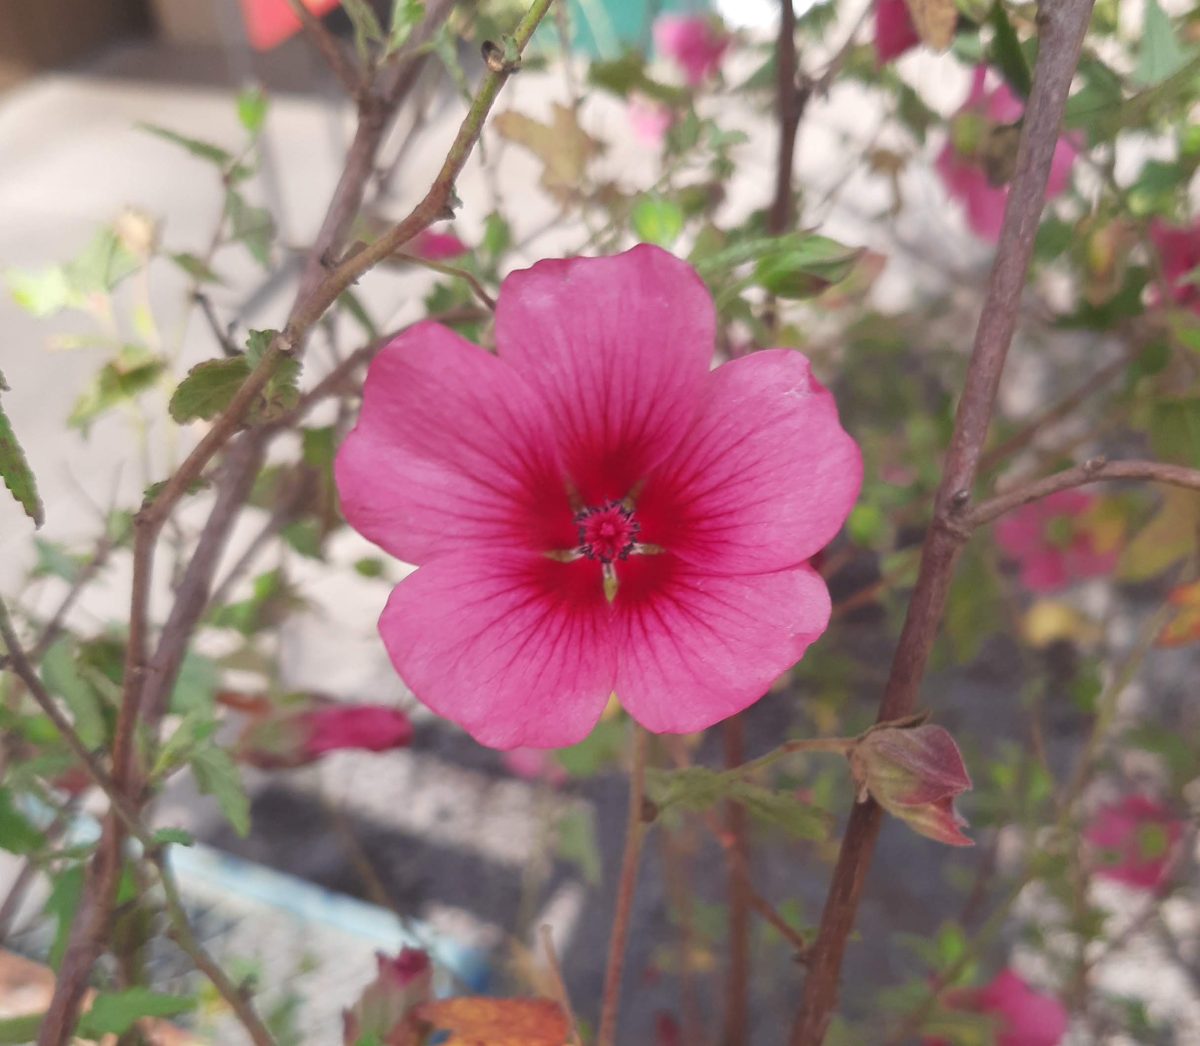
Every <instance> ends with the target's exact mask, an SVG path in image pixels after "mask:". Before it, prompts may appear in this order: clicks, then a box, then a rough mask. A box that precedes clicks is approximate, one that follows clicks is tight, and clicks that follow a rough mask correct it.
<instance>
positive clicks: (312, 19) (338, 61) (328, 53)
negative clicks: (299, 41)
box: [287, 0, 366, 100]
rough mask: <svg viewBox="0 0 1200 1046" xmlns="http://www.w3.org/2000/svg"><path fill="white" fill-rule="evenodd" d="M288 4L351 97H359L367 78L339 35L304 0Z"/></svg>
mask: <svg viewBox="0 0 1200 1046" xmlns="http://www.w3.org/2000/svg"><path fill="white" fill-rule="evenodd" d="M287 4H288V7H290V8H291V9H292V12H293V13H294V14H295V16H296V17H297V18H299V19H300V24H301V25H302V26H304V31H305V32H306V33H307V34H308V37H309V39H310V40H312V42H313V44H315V45H316V48H317V50H318V51H320V52H321V57H323V58H324V59H325V64H326V65H328V66H329V68H330V69H331V70H332V71H333V75H334V76H336V77H337V79H338V83H340V84H341V85H342V87H343V88H344V89H345V91H346V93H347V94H348V95H349V96H350V97H351V98H353V99H355V100H357V99H359V98H360V97H361V96H362V93H363V91H364V90H365V89H366V80H365V78H364V77H363V72H362V70H361V69H360V68H358V66H357V65H356V64H355V63H354V62H353V61H352V60H351V59H350V57H349V55H348V54H347V53H346V51H345V49H344V48H343V47H342V45H341V43H340V42H339V41H338V39H337V37H336V36H334V35H333V33H331V32H330V31H329V30H328V29H326V28H325V23H324V22H322V21H321V20H320V19H319V18H318V17H317V16H316V15H314V14H313V13H312V12H311V11H310V10H309V9H308V8H307V7H306V6H305V5H304V3H303V2H302V0H287Z"/></svg>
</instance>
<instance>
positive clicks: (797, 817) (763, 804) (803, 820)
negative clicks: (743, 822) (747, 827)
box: [729, 780, 829, 839]
mask: <svg viewBox="0 0 1200 1046" xmlns="http://www.w3.org/2000/svg"><path fill="white" fill-rule="evenodd" d="M729 798H730V799H733V800H735V801H737V802H739V803H741V804H742V805H743V806H744V807H745V808H746V813H748V814H749V815H750V816H751V817H753V818H754V819H755V820H756V821H759V822H761V823H762V824H764V825H765V826H767V827H768V828H781V829H783V831H785V832H787V833H788V834H789V835H791V836H794V837H796V838H797V839H824V838H825V837H826V836H827V835H828V834H829V816H828V814H826V813H825V811H823V810H820V809H818V808H817V807H815V806H811V805H809V804H808V803H804V802H801V801H800V800H799V799H798V798H797V797H796V794H795V792H775V791H772V790H771V789H769V788H763V787H762V786H760V785H756V784H752V783H751V782H749V781H740V780H734V782H733V784H732V787H731V788H730V790H729Z"/></svg>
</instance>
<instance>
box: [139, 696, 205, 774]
mask: <svg viewBox="0 0 1200 1046" xmlns="http://www.w3.org/2000/svg"><path fill="white" fill-rule="evenodd" d="M216 729H217V723H216V720H214V719H213V718H212V716H211V714H209V713H206V712H201V711H192V712H189V713H187V714H186V715H185V716H184V717H183V718H182V719H181V720H180V721H179V725H178V726H177V727H176V728H175V730H174V731H173V732H172V734H171V736H170V737H168V738H167V739H166V741H164V742H163V744H162V747H161V748H160V749H159V750H158V756H157V757H156V758H155V760H154V767H153V769H152V770H151V771H150V776H151V777H153V778H155V779H161V778H163V777H166V776H168V775H169V774H171V773H173V772H174V771H175V770H177V769H179V767H181V766H183V765H185V764H186V763H188V762H190V761H191V758H192V754H193V753H194V752H195V751H196V750H197V749H198V748H200V746H201V745H203V744H204V743H205V742H206V741H208V739H209V738H210V737H212V735H213V734H214V733H215V732H216Z"/></svg>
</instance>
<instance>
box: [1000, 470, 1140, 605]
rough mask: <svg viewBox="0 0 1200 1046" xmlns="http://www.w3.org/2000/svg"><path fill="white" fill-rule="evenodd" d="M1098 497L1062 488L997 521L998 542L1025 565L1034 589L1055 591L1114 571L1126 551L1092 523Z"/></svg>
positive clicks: (1024, 571)
mask: <svg viewBox="0 0 1200 1046" xmlns="http://www.w3.org/2000/svg"><path fill="white" fill-rule="evenodd" d="M1096 504H1097V499H1096V498H1095V497H1094V496H1093V495H1091V494H1085V493H1084V492H1083V491H1081V490H1060V491H1058V492H1056V493H1054V494H1050V495H1048V496H1046V497H1044V498H1040V499H1039V500H1037V501H1031V502H1030V503H1029V504H1028V505H1022V506H1021V507H1020V508H1019V509H1016V510H1015V511H1013V512H1011V513H1009V514H1008V515H1007V516H1005V517H1004V518H1003V519H1002V520H1000V522H999V523H997V524H996V542H997V544H999V546H1000V548H1001V550H1002V551H1003V552H1004V553H1005V554H1006V555H1008V556H1009V557H1011V558H1012V559H1014V560H1016V562H1017V563H1018V564H1019V565H1020V568H1021V584H1023V585H1024V586H1025V587H1026V588H1027V589H1029V591H1030V592H1055V591H1057V590H1058V589H1061V588H1065V587H1066V586H1068V585H1070V584H1072V583H1074V582H1076V581H1081V580H1083V579H1085V578H1089V577H1100V576H1102V575H1104V574H1108V573H1110V572H1111V571H1112V569H1113V568H1114V567H1115V566H1116V565H1117V559H1118V558H1119V555H1120V550H1119V549H1118V548H1117V547H1116V544H1115V543H1112V545H1111V547H1109V543H1108V542H1105V541H1102V540H1101V536H1100V535H1099V534H1098V533H1097V531H1096V530H1095V529H1094V528H1092V527H1090V526H1088V525H1087V523H1088V521H1087V520H1086V519H1085V516H1086V515H1087V513H1088V512H1089V511H1090V510H1091V509H1093V508H1094V507H1095V505H1096Z"/></svg>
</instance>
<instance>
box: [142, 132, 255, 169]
mask: <svg viewBox="0 0 1200 1046" xmlns="http://www.w3.org/2000/svg"><path fill="white" fill-rule="evenodd" d="M137 126H138V129H139V130H142V131H145V132H146V133H147V134H152V135H154V136H155V137H156V138H161V139H163V141H167V142H170V143H171V144H173V145H178V146H179V147H180V148H182V149H186V150H187V151H188V152H189V153H191V154H192V155H193V156H196V157H199V158H200V159H201V160H207V161H208V162H209V163H215V164H216V165H217V166H218V167H221V168H228V167H230V166H231V165H232V164H233V159H234V158H233V154H232V153H230V152H229V151H228V150H226V149H222V148H221V147H220V146H219V145H213V144H212V142H204V141H201V140H200V139H199V138H189V137H188V136H187V135H185V134H180V133H179V132H178V131H172V130H171V129H170V128H168V127H159V126H158V125H157V124H152V123H139V124H138V125H137Z"/></svg>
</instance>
